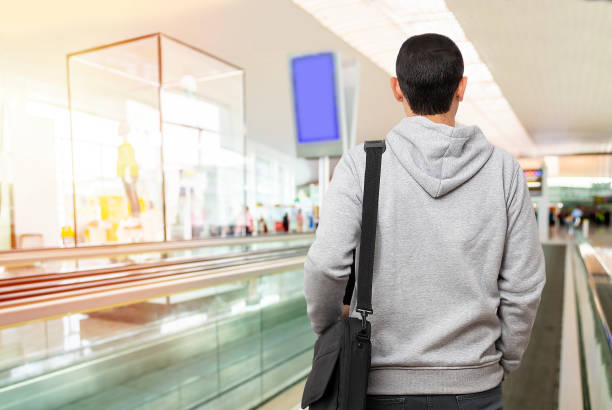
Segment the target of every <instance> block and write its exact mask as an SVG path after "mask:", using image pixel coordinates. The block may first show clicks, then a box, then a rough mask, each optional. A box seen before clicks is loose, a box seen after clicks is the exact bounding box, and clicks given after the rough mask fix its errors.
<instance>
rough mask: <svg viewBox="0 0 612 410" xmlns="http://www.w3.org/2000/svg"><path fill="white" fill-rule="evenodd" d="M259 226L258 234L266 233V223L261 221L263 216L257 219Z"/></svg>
mask: <svg viewBox="0 0 612 410" xmlns="http://www.w3.org/2000/svg"><path fill="white" fill-rule="evenodd" d="M257 222H258V225H259V233H268V225H267V224H266V221H265V220H264V219H263V216H262V217H260V218H259V220H258V221H257Z"/></svg>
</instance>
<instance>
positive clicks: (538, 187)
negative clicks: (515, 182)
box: [523, 169, 542, 195]
mask: <svg viewBox="0 0 612 410" xmlns="http://www.w3.org/2000/svg"><path fill="white" fill-rule="evenodd" d="M523 173H524V175H525V180H526V181H527V187H528V188H529V193H530V194H531V195H541V194H542V169H525V170H523Z"/></svg>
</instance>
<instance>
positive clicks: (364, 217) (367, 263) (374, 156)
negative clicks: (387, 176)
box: [357, 140, 386, 327]
mask: <svg viewBox="0 0 612 410" xmlns="http://www.w3.org/2000/svg"><path fill="white" fill-rule="evenodd" d="M364 149H365V152H366V168H365V178H364V183H363V205H362V211H361V212H362V213H361V242H360V250H359V276H358V280H357V311H358V312H359V313H361V317H362V319H363V324H364V327H365V321H366V317H367V316H368V314H371V313H372V270H373V269H374V250H375V249H376V220H377V218H378V191H379V188H380V165H381V163H382V154H383V152H385V149H386V145H385V141H384V140H380V141H366V143H365V144H364Z"/></svg>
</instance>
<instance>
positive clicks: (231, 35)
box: [0, 0, 402, 154]
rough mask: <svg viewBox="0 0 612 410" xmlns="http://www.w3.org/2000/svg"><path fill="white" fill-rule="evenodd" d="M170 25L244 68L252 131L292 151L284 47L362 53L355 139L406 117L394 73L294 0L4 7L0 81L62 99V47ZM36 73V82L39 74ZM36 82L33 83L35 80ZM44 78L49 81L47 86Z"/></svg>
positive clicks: (138, 0)
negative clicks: (393, 86)
mask: <svg viewBox="0 0 612 410" xmlns="http://www.w3.org/2000/svg"><path fill="white" fill-rule="evenodd" d="M158 31H161V32H165V33H166V34H169V35H171V36H174V37H176V38H179V39H181V40H183V41H185V42H187V43H189V44H192V45H195V46H197V47H199V48H201V49H203V50H206V51H208V52H210V53H212V54H214V55H217V56H218V57H221V58H223V59H225V60H227V61H229V62H232V63H234V64H236V65H238V66H240V67H242V68H243V69H244V70H245V71H246V122H247V136H248V137H249V138H252V139H254V140H257V141H258V142H262V143H264V144H268V145H272V146H274V147H275V148H277V149H279V150H281V151H284V152H287V153H290V154H292V153H293V152H294V141H293V135H294V129H293V117H292V105H291V95H290V87H289V85H290V83H289V74H288V57H289V55H290V54H300V53H307V52H313V51H320V50H333V51H338V52H340V53H342V54H343V55H345V56H347V57H356V58H359V60H360V62H361V80H360V96H359V107H358V115H359V118H358V121H357V139H358V140H363V139H364V138H365V137H368V138H375V137H381V136H384V135H386V133H387V131H388V130H389V129H390V128H391V127H392V126H393V125H395V123H396V122H398V121H399V120H400V119H401V116H402V111H401V107H400V105H399V104H396V103H395V101H394V100H393V98H392V96H391V93H390V91H389V85H388V75H387V74H386V73H384V72H383V71H382V70H381V69H379V68H378V67H377V66H375V65H374V64H373V63H372V62H371V61H369V60H367V59H365V58H364V57H363V56H361V55H360V54H358V53H356V52H355V51H354V50H353V49H352V48H350V47H349V46H348V45H347V44H346V43H345V42H343V41H342V40H340V39H339V38H338V37H336V36H335V35H333V34H332V33H331V32H329V31H328V30H327V29H326V28H324V27H323V26H321V25H320V24H319V23H318V22H317V21H316V20H315V19H314V18H312V17H311V16H310V15H309V14H307V13H306V12H305V11H303V10H302V9H300V8H298V7H297V6H296V5H294V4H293V3H292V2H290V1H288V0H258V1H253V0H207V1H201V0H182V1H181V2H165V1H161V0H157V1H155V0H153V1H146V0H132V1H130V2H125V1H123V0H108V1H105V2H100V3H95V2H94V3H91V2H88V3H87V5H85V3H82V2H78V1H76V0H58V1H55V2H39V3H38V4H37V13H31V10H30V7H29V6H28V4H27V2H25V3H20V2H13V3H11V5H10V6H8V7H6V8H3V12H2V19H1V24H0V58H1V61H2V63H3V64H2V66H0V88H2V82H3V81H4V82H5V83H6V84H9V83H11V82H12V81H13V79H14V78H15V77H20V76H26V77H27V78H28V83H29V84H30V85H29V86H28V88H29V90H26V89H24V90H23V91H24V92H26V91H29V93H30V94H31V95H33V96H34V95H39V96H40V95H41V94H47V97H49V96H50V97H51V98H53V99H54V100H56V101H58V102H65V100H66V90H65V82H66V72H65V56H66V54H67V53H69V52H73V51H78V50H82V49H86V48H90V47H94V46H98V45H101V44H106V43H111V42H114V41H119V40H124V39H126V38H131V37H136V36H140V35H143V34H149V33H153V32H158ZM33 80H35V81H36V83H33ZM32 84H33V85H32ZM43 88H44V89H43Z"/></svg>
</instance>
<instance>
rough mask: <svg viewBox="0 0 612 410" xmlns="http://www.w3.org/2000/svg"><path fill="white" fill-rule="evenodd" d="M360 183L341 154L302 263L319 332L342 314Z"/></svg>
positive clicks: (357, 231)
mask: <svg viewBox="0 0 612 410" xmlns="http://www.w3.org/2000/svg"><path fill="white" fill-rule="evenodd" d="M361 196H362V192H361V185H360V184H359V180H358V177H357V172H356V168H355V164H354V162H353V160H352V158H351V157H350V155H349V154H348V153H346V154H344V155H343V156H342V158H341V159H340V161H339V162H338V165H336V169H335V170H334V176H333V178H332V181H331V184H330V185H329V188H328V189H327V192H326V193H325V197H324V200H323V204H322V206H321V217H320V219H319V226H318V228H317V233H316V239H315V241H314V243H313V244H312V246H311V247H310V250H309V251H308V255H307V257H306V263H305V264H304V294H305V296H306V304H307V310H308V317H309V318H310V321H311V323H312V329H313V330H314V331H315V332H316V333H321V332H322V331H323V330H324V329H325V328H327V327H329V326H330V325H332V324H333V323H334V322H335V321H336V320H338V317H339V316H340V314H341V313H342V299H343V296H344V291H345V289H346V283H347V281H348V278H349V274H350V272H351V264H352V262H353V249H355V247H356V246H357V243H358V237H359V234H360V232H361Z"/></svg>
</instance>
